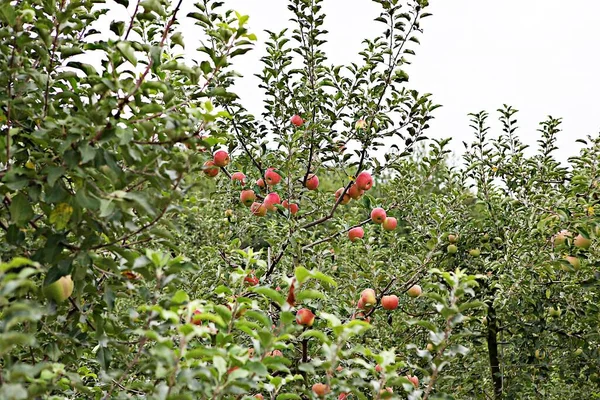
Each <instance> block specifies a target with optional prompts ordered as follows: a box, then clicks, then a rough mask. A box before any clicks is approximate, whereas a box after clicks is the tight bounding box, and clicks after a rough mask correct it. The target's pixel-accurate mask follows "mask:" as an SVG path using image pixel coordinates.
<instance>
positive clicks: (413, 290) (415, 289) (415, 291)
mask: <svg viewBox="0 0 600 400" xmlns="http://www.w3.org/2000/svg"><path fill="white" fill-rule="evenodd" d="M406 293H408V295H409V296H410V297H419V296H420V295H421V293H423V289H421V286H419V285H412V286H411V287H410V289H408V290H407V291H406Z"/></svg>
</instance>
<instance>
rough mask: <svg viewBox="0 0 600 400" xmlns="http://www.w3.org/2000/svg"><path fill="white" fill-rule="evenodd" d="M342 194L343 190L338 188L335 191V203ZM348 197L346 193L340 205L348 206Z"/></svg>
mask: <svg viewBox="0 0 600 400" xmlns="http://www.w3.org/2000/svg"><path fill="white" fill-rule="evenodd" d="M343 192H344V188H343V187H342V188H339V189H338V190H336V192H335V201H337V200H338V199H339V198H340V196H341V195H342V193H343ZM350 200H351V199H350V196H348V193H346V194H345V195H344V198H343V199H342V201H340V204H348V203H349V202H350Z"/></svg>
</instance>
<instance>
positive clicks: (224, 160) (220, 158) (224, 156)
mask: <svg viewBox="0 0 600 400" xmlns="http://www.w3.org/2000/svg"><path fill="white" fill-rule="evenodd" d="M213 159H214V162H215V165H216V166H217V167H226V166H227V164H229V154H228V153H227V152H226V151H225V150H219V151H217V152H216V153H215V154H214V155H213Z"/></svg>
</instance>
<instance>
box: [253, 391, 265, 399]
mask: <svg viewBox="0 0 600 400" xmlns="http://www.w3.org/2000/svg"><path fill="white" fill-rule="evenodd" d="M254 398H255V399H260V400H264V398H265V397H264V396H263V395H262V394H260V393H259V394H257V395H254Z"/></svg>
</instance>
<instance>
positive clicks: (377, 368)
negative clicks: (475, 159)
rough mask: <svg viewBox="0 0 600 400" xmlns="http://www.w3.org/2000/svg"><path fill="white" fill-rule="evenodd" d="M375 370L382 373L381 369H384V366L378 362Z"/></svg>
mask: <svg viewBox="0 0 600 400" xmlns="http://www.w3.org/2000/svg"><path fill="white" fill-rule="evenodd" d="M375 371H376V372H378V373H381V371H383V367H382V366H381V365H379V364H377V365H376V366H375Z"/></svg>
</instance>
